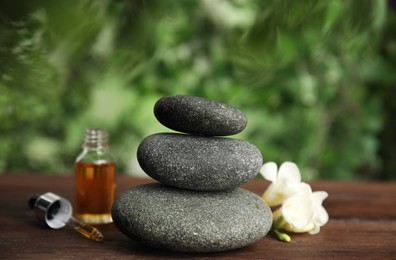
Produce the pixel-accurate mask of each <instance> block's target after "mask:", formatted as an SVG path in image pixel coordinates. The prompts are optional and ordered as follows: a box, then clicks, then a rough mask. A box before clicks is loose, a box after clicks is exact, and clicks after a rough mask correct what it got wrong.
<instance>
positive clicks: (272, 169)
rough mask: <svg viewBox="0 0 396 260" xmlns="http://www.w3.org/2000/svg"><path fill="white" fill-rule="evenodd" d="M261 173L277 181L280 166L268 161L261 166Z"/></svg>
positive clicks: (268, 178)
mask: <svg viewBox="0 0 396 260" xmlns="http://www.w3.org/2000/svg"><path fill="white" fill-rule="evenodd" d="M260 173H261V175H262V176H263V177H264V179H266V180H269V181H272V182H276V179H277V175H278V166H277V165H276V163H274V162H267V163H265V164H264V165H263V166H261V168H260Z"/></svg>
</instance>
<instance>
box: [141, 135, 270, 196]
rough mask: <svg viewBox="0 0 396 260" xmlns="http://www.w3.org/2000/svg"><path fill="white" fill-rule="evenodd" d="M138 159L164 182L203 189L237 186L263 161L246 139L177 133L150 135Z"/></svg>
mask: <svg viewBox="0 0 396 260" xmlns="http://www.w3.org/2000/svg"><path fill="white" fill-rule="evenodd" d="M137 159H138V162H139V164H140V166H141V168H142V169H143V170H144V171H145V172H146V173H147V174H148V175H149V176H151V177H152V178H154V179H156V180H158V181H160V182H162V183H164V184H167V185H171V186H174V187H179V188H184V189H191V190H203V191H214V190H224V189H231V188H236V187H238V186H240V185H242V184H244V183H246V182H248V181H249V180H251V179H253V178H254V177H255V176H256V175H257V173H258V172H259V170H260V167H261V165H262V163H263V159H262V156H261V153H260V151H259V150H258V149H257V147H255V146H254V145H252V144H250V143H248V142H246V141H243V140H238V139H231V138H221V137H204V136H194V135H187V134H176V133H160V134H154V135H151V136H148V137H146V138H145V139H143V141H142V142H141V143H140V145H139V147H138V151H137Z"/></svg>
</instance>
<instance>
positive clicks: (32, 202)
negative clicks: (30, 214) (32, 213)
mask: <svg viewBox="0 0 396 260" xmlns="http://www.w3.org/2000/svg"><path fill="white" fill-rule="evenodd" d="M38 198H39V195H37V194H35V195H33V196H32V197H30V199H29V200H28V205H29V208H31V209H34V206H35V205H36V201H37V199H38Z"/></svg>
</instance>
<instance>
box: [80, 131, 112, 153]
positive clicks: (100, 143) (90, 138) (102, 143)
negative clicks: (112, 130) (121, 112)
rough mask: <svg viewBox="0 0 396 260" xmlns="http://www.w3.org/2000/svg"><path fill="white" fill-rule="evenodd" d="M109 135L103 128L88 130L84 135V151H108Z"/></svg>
mask: <svg viewBox="0 0 396 260" xmlns="http://www.w3.org/2000/svg"><path fill="white" fill-rule="evenodd" d="M108 141H109V133H108V132H107V130H106V129H103V128H87V129H85V135H84V144H83V146H82V147H83V148H84V149H104V150H106V149H108V147H109V144H108Z"/></svg>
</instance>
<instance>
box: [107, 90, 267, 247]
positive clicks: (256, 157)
mask: <svg viewBox="0 0 396 260" xmlns="http://www.w3.org/2000/svg"><path fill="white" fill-rule="evenodd" d="M154 114H155V116H156V118H157V120H158V121H159V122H160V123H162V124H163V125H165V126H166V127H168V128H170V129H173V130H175V131H178V132H182V133H159V134H154V135H151V136H148V137H146V138H145V139H144V140H143V141H142V142H141V143H140V145H139V148H138V152H137V158H138V161H139V164H140V166H141V167H142V169H143V170H144V171H145V172H146V173H147V174H148V175H149V176H151V177H152V178H154V179H156V180H157V181H159V183H151V184H145V185H141V186H137V187H134V188H131V189H130V190H128V191H126V192H124V193H123V194H122V195H121V196H120V197H119V198H118V199H117V200H116V202H115V203H114V205H113V210H112V216H113V221H114V223H115V225H116V226H117V228H118V229H120V230H121V231H122V232H123V233H124V234H125V235H127V236H129V237H130V238H132V239H135V240H137V241H139V242H142V243H144V244H147V245H149V246H152V247H157V248H163V249H169V250H173V251H181V252H214V251H223V250H230V249H235V248H240V247H243V246H247V245H250V244H252V243H254V242H255V241H257V240H259V239H260V238H262V237H263V236H265V235H266V234H267V232H268V231H269V229H270V227H271V224H272V214H271V210H270V208H269V207H268V206H267V205H266V204H265V202H264V201H263V200H262V199H261V198H260V197H259V196H257V195H256V194H254V193H252V192H250V191H247V190H245V189H242V188H239V186H240V185H242V184H244V183H246V182H248V181H249V180H251V179H252V178H254V177H255V176H256V174H257V173H258V171H259V169H260V167H261V165H262V162H263V161H262V156H261V153H260V151H259V150H258V149H257V148H256V147H255V146H254V145H252V144H250V143H248V142H246V141H243V140H238V139H232V138H226V137H221V136H228V135H233V134H237V133H240V132H241V131H243V130H244V129H245V127H246V124H247V118H246V116H245V115H244V113H242V112H241V111H240V110H238V109H236V108H234V107H232V106H229V105H227V104H223V103H220V102H216V101H212V100H208V99H203V98H199V97H194V96H184V95H176V96H168V97H163V98H161V99H160V100H158V102H157V103H156V104H155V107H154Z"/></svg>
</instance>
